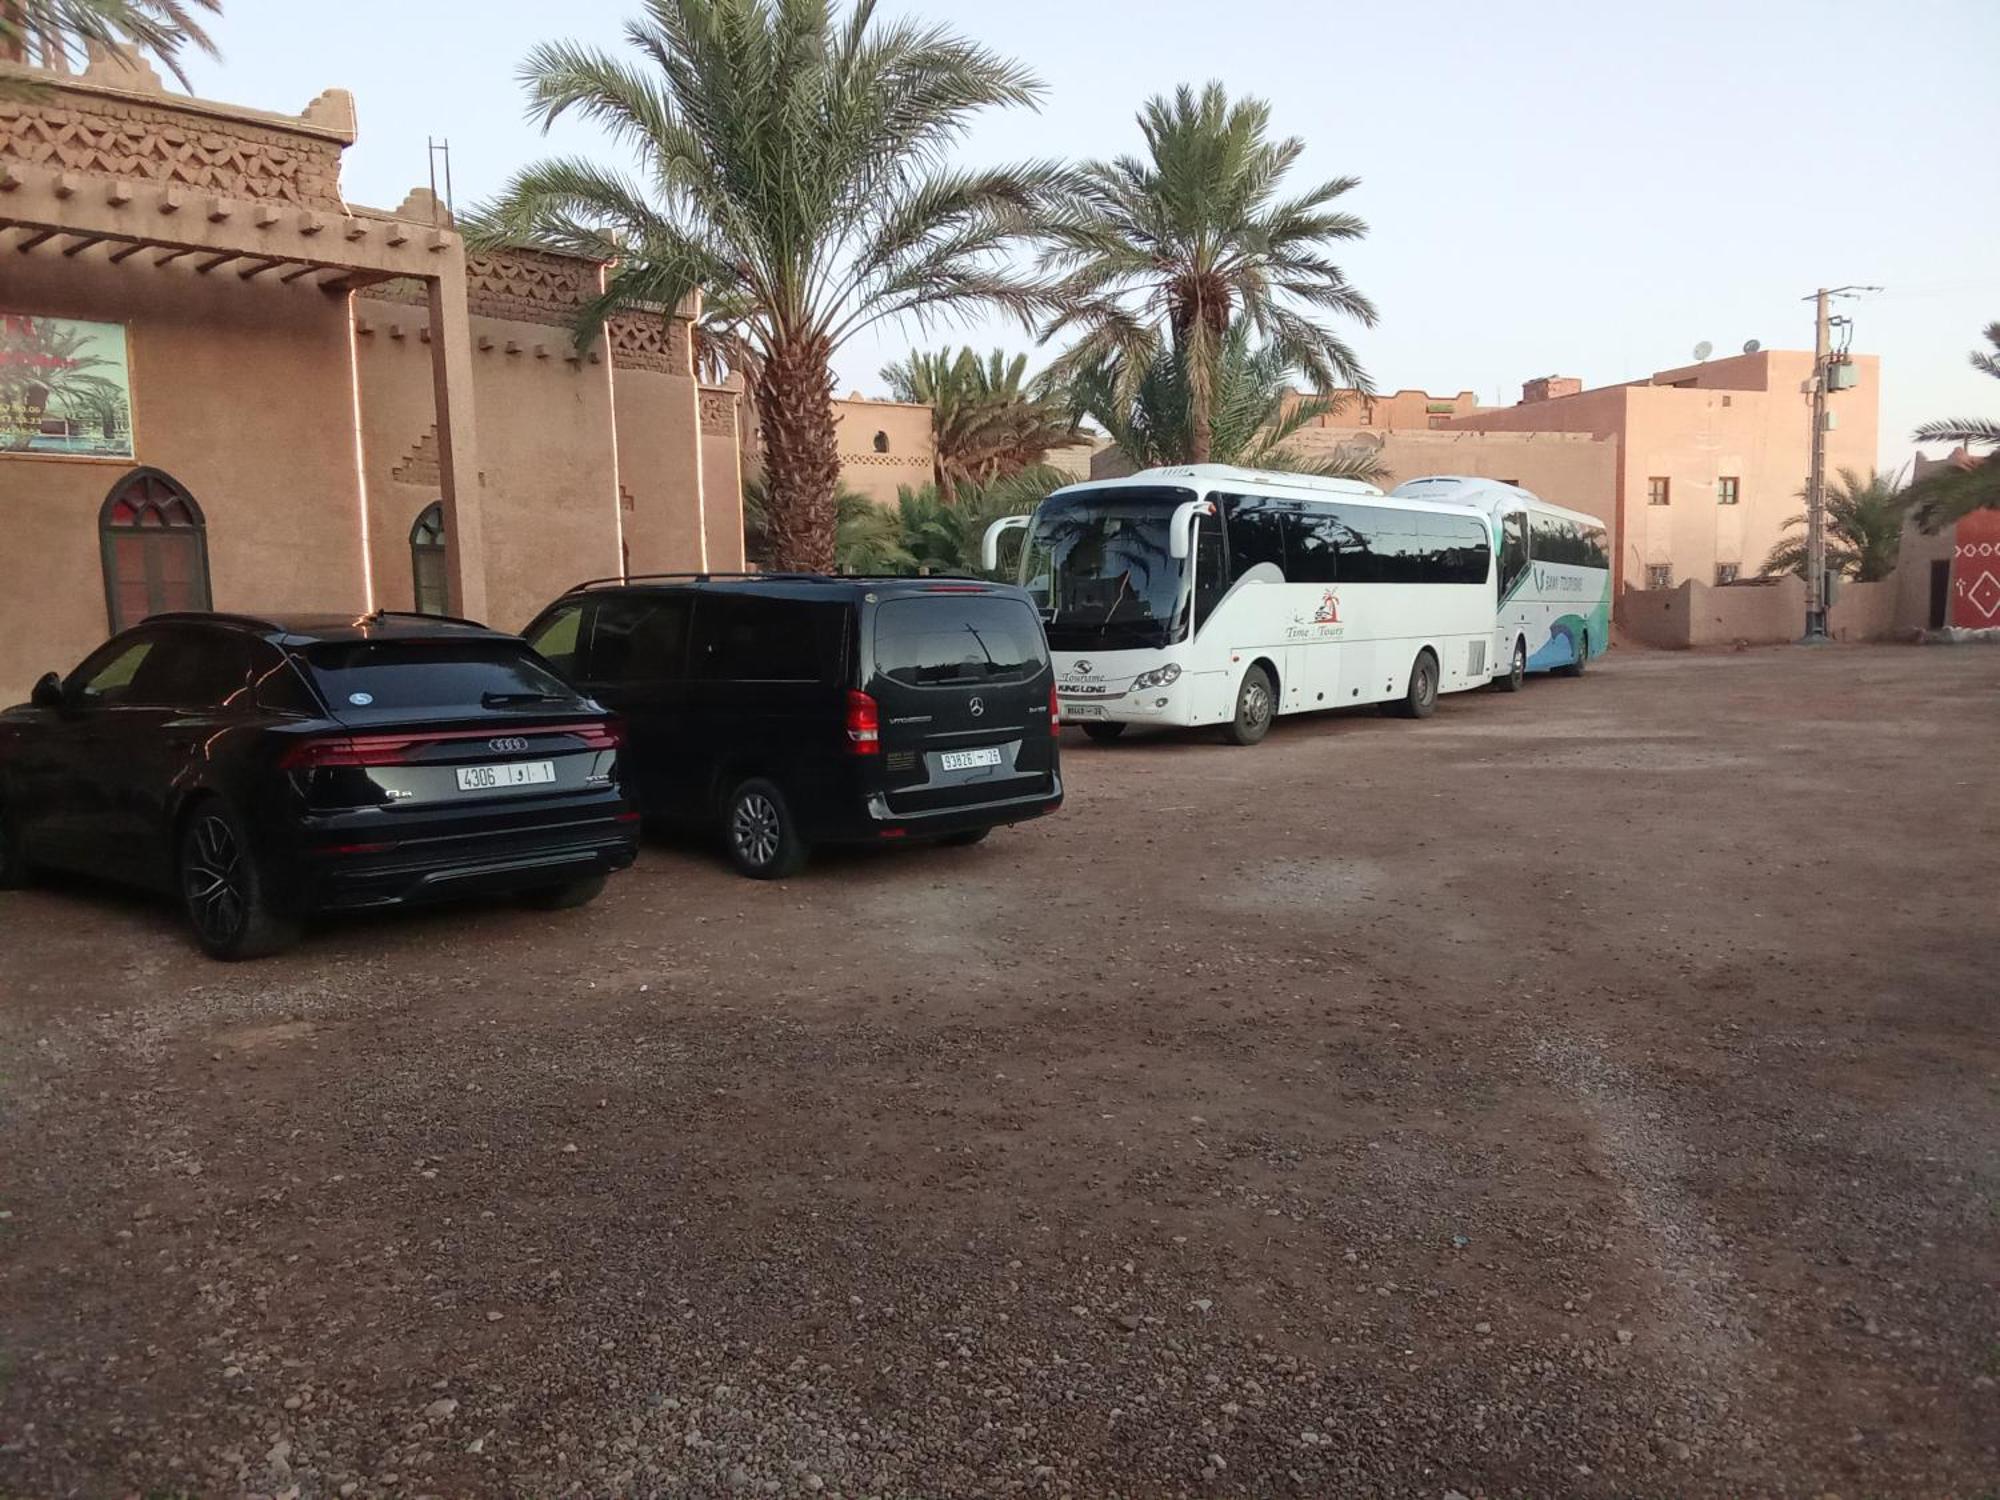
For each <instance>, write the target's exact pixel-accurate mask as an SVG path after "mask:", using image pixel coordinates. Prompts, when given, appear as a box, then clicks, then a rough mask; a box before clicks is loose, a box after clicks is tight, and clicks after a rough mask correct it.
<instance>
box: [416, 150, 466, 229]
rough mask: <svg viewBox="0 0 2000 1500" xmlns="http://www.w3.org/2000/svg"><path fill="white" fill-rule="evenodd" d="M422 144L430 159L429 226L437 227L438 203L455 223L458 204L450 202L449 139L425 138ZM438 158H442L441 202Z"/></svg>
mask: <svg viewBox="0 0 2000 1500" xmlns="http://www.w3.org/2000/svg"><path fill="white" fill-rule="evenodd" d="M424 144H425V145H426V146H427V147H428V148H429V150H430V158H431V226H432V227H433V228H435V227H436V226H437V205H438V204H439V202H440V201H442V202H443V204H444V211H445V212H446V213H447V214H449V215H450V216H451V219H452V221H453V222H454V223H456V222H457V220H458V204H457V203H455V202H454V201H453V200H452V196H451V138H450V137H449V136H447V137H444V138H443V139H439V138H438V137H435V136H426V137H425V138H424ZM440 156H441V157H443V158H444V197H443V199H442V200H440V199H439V197H438V158H439V157H440Z"/></svg>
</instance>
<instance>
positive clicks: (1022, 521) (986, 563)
mask: <svg viewBox="0 0 2000 1500" xmlns="http://www.w3.org/2000/svg"><path fill="white" fill-rule="evenodd" d="M1033 519H1034V518H1033V517H1032V516H1002V517H1001V518H1000V519H999V520H997V521H995V522H994V523H993V524H992V525H991V526H989V527H987V528H986V536H985V539H984V540H982V541H981V542H980V544H979V563H980V566H981V567H983V568H985V569H986V571H987V572H989V573H997V572H999V571H1000V538H1001V537H1003V536H1005V535H1006V534H1007V533H1008V532H1010V531H1022V530H1025V529H1026V528H1027V525H1028V522H1029V521H1031V520H1033Z"/></svg>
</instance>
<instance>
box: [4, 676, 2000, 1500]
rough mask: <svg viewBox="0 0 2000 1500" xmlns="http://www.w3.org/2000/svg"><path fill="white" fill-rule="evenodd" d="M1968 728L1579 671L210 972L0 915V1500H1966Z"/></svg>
mask: <svg viewBox="0 0 2000 1500" xmlns="http://www.w3.org/2000/svg"><path fill="white" fill-rule="evenodd" d="M1996 731H2000V652H1990V651H1978V650H1972V649H1961V650H1951V649H1930V650H1919V649H1916V648H1870V649H1863V648H1834V649H1828V650H1825V651H1821V652H1817V653H1802V652H1797V651H1793V650H1773V651H1760V652H1748V653H1743V654H1736V655H1723V656H1687V655H1682V656H1665V655H1653V654H1647V653H1643V652H1638V651H1625V652H1622V653H1619V654H1615V655H1614V656H1613V657H1612V658H1610V659H1609V660H1608V661H1606V662H1605V663H1604V664H1603V665H1602V666H1601V667H1598V668H1594V669H1593V671H1592V673H1591V674H1590V676H1589V677H1588V678H1586V679H1584V680H1583V681H1580V682H1566V681H1553V680H1537V681H1535V682H1533V683H1531V685H1530V687H1529V690H1528V691H1527V692H1526V693H1525V694H1522V695H1520V696H1518V697H1512V698H1509V697H1504V696H1498V695H1489V694H1478V695H1471V696H1466V697H1458V698H1449V699H1446V700H1445V702H1444V703H1443V705H1442V707H1441V709H1440V711H1439V713H1438V716H1437V717H1436V718H1435V719H1433V720H1431V721H1429V722H1428V723H1424V724H1420V725H1411V724H1404V723H1399V722H1396V721H1392V720H1388V719H1382V718H1377V717H1374V716H1372V715H1362V716H1354V715H1337V716H1332V717H1324V718H1319V719H1314V720H1307V721H1286V722H1285V723H1283V724H1281V726H1280V727H1279V728H1278V729H1277V730H1276V731H1275V732H1274V733H1273V735H1272V737H1271V739H1270V740H1269V741H1268V742H1267V743H1266V744H1265V745H1264V746H1263V747H1261V748H1259V749H1257V750H1252V751H1242V750H1231V749H1227V748H1224V747H1221V746H1217V745H1213V744H1210V743H1207V742H1204V741H1199V740H1188V739H1179V740H1176V739H1167V738H1153V739H1148V738H1138V739H1133V740H1128V741H1126V742H1122V743H1120V744H1118V745H1116V746H1112V747H1099V746H1095V745H1091V744H1088V743H1086V742H1083V741H1081V740H1078V741H1077V742H1076V743H1075V744H1074V745H1071V746H1068V747H1066V748H1067V752H1068V758H1067V761H1066V769H1067V770H1068V772H1069V776H1070V785H1071V793H1072V796H1071V802H1070V805H1069V807H1068V808H1067V809H1066V810H1065V811H1064V813H1063V814H1062V815H1061V816H1059V817H1057V818H1053V819H1049V820H1047V821H1045V822H1043V823H1040V824H1036V825H1031V826H1029V827H1025V828H1022V829H1018V830H1013V831H1003V832H1001V833H999V834H996V835H995V837H994V838H993V839H991V840H990V841H988V842H987V843H986V844H985V845H984V846H982V847H980V848H976V849H965V850H937V849H932V850H920V849H911V850H899V851H894V852H891V853H885V854H879V855H878V854H867V855H854V854H850V855H844V856H842V855H833V856H828V857H825V858H823V859H821V860H820V861H819V862H818V863H817V864H816V865H815V867H814V868H813V869H812V870H811V871H810V872H809V873H808V874H807V875H806V876H805V877H804V878H802V879H800V880H797V881H793V882H790V883H787V884H782V885H773V886H759V885H754V884H751V883H748V882H744V881H740V880H737V879H736V878H735V877H733V876H731V875H729V874H727V873H725V872H724V870H723V869H722V868H721V866H720V864H719V862H718V861H717V860H716V859H715V858H714V857H712V856H711V855H710V854H709V853H708V852H706V851H704V850H702V849H701V848H699V847H695V846H674V845H658V846H654V847H652V848H650V849H649V850H648V851H647V853H646V855H645V857H644V858H643V859H642V860H641V862H640V864H639V866H638V867H637V868H636V869H635V870H634V871H633V872H632V873H631V874H630V875H628V876H625V877H622V878H621V879H619V880H617V881H615V882H614V884H613V886H612V889H611V891H610V892H609V893H608V894H607V895H606V897H605V898H604V899H603V900H601V901H600V902H599V903H597V904H596V905H595V906H593V907H591V908H589V909H587V910H585V911H582V912H574V913H563V914H558V915H541V914H530V913H527V912H524V911H516V910H496V911H491V912H477V913H467V912H455V913H429V914H422V915H418V916H413V917H394V918H387V919H381V920H374V921H367V922H358V923H346V924H339V925H332V926H328V927H326V928H324V929H322V930H320V931H319V932H318V933H317V934H316V935H314V936H313V937H311V938H310V939H309V940H308V942H307V944H306V946H304V947H303V948H301V949H300V950H299V951H298V952H296V953H295V954H292V955H290V956H288V957H286V958H284V959H282V960H277V961H273V962H269V963H264V964H258V965H251V966H243V967H228V966H217V965H211V964H209V963H206V962H204V961H203V960H201V959H200V958H199V957H197V956H196V955H195V954H194V953H193V952H192V950H191V949H190V948H189V947H188V946H187V945H186V944H185V943H184V942H183V941H182V940H181V939H180V937H179V936H178V934H177V933H176V931H175V930H174V928H173V925H172V923H171V921H170V920H169V918H168V917H167V916H166V915H165V914H164V913H162V912H160V911H158V910H156V909H154V908H153V907H151V906H149V905H146V904H144V903H142V902H138V901H130V900H126V899H123V898H120V897H117V896H110V895H106V894H104V893H102V892H99V891H96V890H92V889H89V888H86V887H82V886H68V887H64V888H61V889H56V890H43V891H36V892H32V893H26V894H16V895H7V896H0V1216H4V1217H0V1495H4V1496H7V1497H10V1500H14V1497H20V1500H41V1497H55V1496H67V1495H88V1496H99V1495H102V1496H124V1495H144V1496H149V1497H150V1496H161V1497H166V1496H176V1497H177V1496H234V1495H245V1494H248V1495H259V1496H282V1497H319V1496H371V1497H372V1496H391V1497H414V1496H423V1495H430V1496H438V1497H443V1496H470V1495H519V1496H536V1497H540V1496H572V1495H574V1496H612V1495H618V1496H655V1495H659V1496H665V1495H672V1496H708V1495H745V1496H755V1495H786V1496H798V1495H811V1494H823V1495H827V1496H869V1495H874V1496H884V1497H886V1496H943V1495H951V1496H961V1495H964V1496H1002V1495H1031V1496H1060V1495H1070V1496H1076V1497H1097V1496H1107V1495H1133V1496H1139V1495H1148V1496H1150V1495H1200V1496H1225V1495H1243V1496H1282V1495H1301V1496H1323V1495H1350V1494H1352V1495H1364V1494H1365V1495H1410V1496H1427V1497H1430V1500H1444V1497H1447V1496H1450V1495H1452V1494H1454V1493H1456V1494H1457V1495H1460V1496H1467V1497H1480V1496H1531V1495H1532V1496H1556V1495H1577V1496H1597V1495H1602V1496H1630V1495H1660V1496H1669V1495H1671V1496H1700V1495H1714V1496H1736V1495H1745V1494H1758V1495H1769V1496H1794V1495H1796V1496H1815V1497H1816V1496H1821V1495H1825V1494H1829V1493H1832V1494H1838V1495H1843V1496H1847V1497H1850V1500H1852V1497H1855V1496H1864V1495H1889V1494H1896V1495H1939V1496H1945V1495H1952V1496H1968V1497H1976V1496H1990V1495H1993V1494H1994V1493H1996V1480H1995V1476H1996V1475H2000V1392H1996V1389H1995V1382H1996V1379H2000V1296H1997V1295H1996V1282H2000V1036H1996V1030H1995V1026H1994V1016H1995V994H1996V987H2000V980H1996V960H2000V903H1996V901H1995V897H1994V879H1995V863H1994V850H1995V847H1996V844H1995V834H1996V823H2000V792H1996V782H1995V781H1994V773H1993V761H1992V746H1993V745H1994V743H1995V742H1996V738H1995V737H1996Z"/></svg>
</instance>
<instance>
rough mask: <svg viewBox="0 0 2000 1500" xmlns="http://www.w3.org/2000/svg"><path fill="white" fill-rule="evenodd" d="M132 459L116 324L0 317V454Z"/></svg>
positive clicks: (127, 377)
mask: <svg viewBox="0 0 2000 1500" xmlns="http://www.w3.org/2000/svg"><path fill="white" fill-rule="evenodd" d="M8 453H35V454H52V455H62V456H68V457H76V458H131V457H132V456H133V455H132V375H131V370H130V368H129V366H128V365H127V363H126V358H125V326H124V324H122V323H83V322H79V321H78V320H76V319H74V318H40V317H35V316H33V315H31V314H26V313H11V312H0V454H8Z"/></svg>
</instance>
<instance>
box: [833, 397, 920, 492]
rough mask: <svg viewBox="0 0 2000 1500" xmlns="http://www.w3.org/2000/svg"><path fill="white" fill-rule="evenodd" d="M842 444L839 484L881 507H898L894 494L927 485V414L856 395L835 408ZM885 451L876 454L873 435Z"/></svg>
mask: <svg viewBox="0 0 2000 1500" xmlns="http://www.w3.org/2000/svg"><path fill="white" fill-rule="evenodd" d="M833 419H834V424H835V427H834V431H835V433H836V434H837V438H838V441H839V444H840V482H841V483H842V484H843V485H845V486H846V487H847V488H848V489H850V490H853V491H854V492H855V493H856V494H861V495H866V496H867V497H868V498H869V499H870V500H873V501H875V502H877V503H878V504H882V505H894V504H895V503H896V491H897V490H898V489H899V488H901V487H902V486H904V485H908V486H909V487H910V488H912V489H916V488H919V487H921V486H923V485H926V484H929V483H930V482H931V477H932V475H931V464H932V459H933V456H934V454H935V451H936V450H935V449H934V448H933V446H932V443H931V409H930V408H929V407H928V406H924V405H921V404H918V403H915V402H909V401H875V400H870V399H869V398H867V397H865V396H862V395H860V394H859V393H858V392H857V393H855V394H853V395H850V396H848V397H847V399H846V400H844V401H840V400H837V401H835V402H834V403H833ZM878 434H879V435H880V436H881V438H882V439H883V440H884V441H886V442H887V444H888V451H887V452H882V453H878V452H877V451H876V438H877V435H878Z"/></svg>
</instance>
